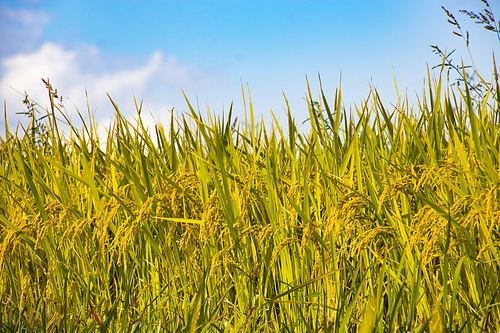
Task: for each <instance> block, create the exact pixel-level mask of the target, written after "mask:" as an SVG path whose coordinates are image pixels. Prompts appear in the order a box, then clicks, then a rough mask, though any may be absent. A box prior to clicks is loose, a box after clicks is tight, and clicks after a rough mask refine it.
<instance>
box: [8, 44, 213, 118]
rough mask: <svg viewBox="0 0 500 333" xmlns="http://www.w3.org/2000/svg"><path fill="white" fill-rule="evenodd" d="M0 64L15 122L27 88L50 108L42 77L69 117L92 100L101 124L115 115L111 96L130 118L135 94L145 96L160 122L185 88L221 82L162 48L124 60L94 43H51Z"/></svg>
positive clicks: (10, 111)
mask: <svg viewBox="0 0 500 333" xmlns="http://www.w3.org/2000/svg"><path fill="white" fill-rule="evenodd" d="M118 60H120V61H118ZM118 62H120V65H116V63H118ZM1 65H2V72H3V75H2V77H1V78H0V97H1V99H2V100H3V101H5V102H6V105H7V115H8V117H9V118H8V119H9V122H10V123H12V122H17V120H19V118H18V117H17V116H16V113H17V112H19V111H23V110H25V106H24V105H23V103H22V100H23V99H24V93H25V92H26V93H28V94H29V97H30V98H31V99H32V100H34V101H36V102H37V103H39V104H40V105H41V106H42V107H44V108H45V107H47V106H48V97H47V91H46V88H45V86H44V84H43V83H42V81H41V78H44V79H50V82H51V84H52V85H53V86H54V88H57V89H58V92H59V94H60V95H62V96H63V100H64V102H65V103H64V104H65V106H66V110H67V111H68V113H70V115H71V113H72V112H75V111H76V109H75V107H74V106H76V107H77V108H78V109H79V110H80V111H82V112H84V113H86V106H87V102H89V103H90V108H91V112H93V113H95V117H96V120H98V121H99V120H101V121H103V123H104V122H105V121H106V120H107V119H109V118H110V117H112V116H113V114H114V109H113V108H112V105H111V103H110V101H109V99H108V96H107V94H109V95H110V96H111V97H112V98H113V100H114V101H115V102H116V104H117V105H118V106H119V107H120V110H121V111H122V112H123V113H124V114H125V115H126V116H128V115H131V114H134V112H135V105H134V96H135V97H137V99H138V100H139V101H140V100H141V99H143V98H144V100H145V104H144V109H143V110H144V111H145V113H146V114H149V113H150V112H151V113H153V114H154V116H155V118H156V119H157V120H158V121H162V120H163V121H166V119H167V117H166V116H167V115H168V112H167V111H168V110H169V109H171V107H172V106H173V105H174V104H176V103H181V102H182V103H183V101H182V93H181V90H182V89H188V90H196V89H203V88H204V87H205V88H206V87H210V86H211V85H213V84H214V82H216V81H217V80H220V79H218V78H217V77H218V75H217V73H214V72H210V71H207V70H204V69H200V68H197V67H195V66H192V65H188V64H184V63H182V62H181V61H180V60H179V59H177V58H176V57H174V56H166V55H165V54H164V53H162V52H160V51H156V52H154V53H153V54H151V55H149V56H148V57H145V58H142V59H133V60H131V59H129V60H126V61H123V59H117V56H110V55H107V54H103V53H102V52H101V51H100V50H99V49H98V48H96V47H94V46H88V45H87V46H83V45H80V46H79V47H78V50H76V49H67V48H64V47H62V46H61V45H58V44H55V43H52V42H46V43H44V44H43V45H42V46H41V47H40V48H39V49H38V50H36V51H34V52H30V53H19V54H15V55H12V56H10V57H6V58H4V59H2V61H1ZM219 77H220V76H219ZM87 96H88V100H87ZM68 100H69V101H68ZM72 104H74V106H73V105H72Z"/></svg>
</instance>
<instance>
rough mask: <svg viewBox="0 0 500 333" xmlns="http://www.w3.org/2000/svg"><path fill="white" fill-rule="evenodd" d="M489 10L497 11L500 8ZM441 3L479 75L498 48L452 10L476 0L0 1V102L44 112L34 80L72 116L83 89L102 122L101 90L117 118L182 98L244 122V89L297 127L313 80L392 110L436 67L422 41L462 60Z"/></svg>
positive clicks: (257, 105) (11, 109) (105, 114)
mask: <svg viewBox="0 0 500 333" xmlns="http://www.w3.org/2000/svg"><path fill="white" fill-rule="evenodd" d="M490 4H491V5H492V7H493V12H494V14H497V16H500V6H499V5H498V2H497V1H496V0H490ZM442 5H443V6H445V7H446V8H448V9H449V10H450V11H452V12H453V13H454V14H455V15H456V17H457V19H459V22H460V23H461V24H463V27H464V28H466V29H467V30H469V31H470V32H471V49H472V51H473V56H474V59H475V62H476V65H477V66H478V68H479V69H480V71H482V72H483V73H486V74H488V73H491V68H492V66H491V63H492V57H491V54H492V51H497V53H498V51H499V50H500V47H499V46H500V43H499V42H498V40H497V39H496V36H495V35H494V34H493V33H489V32H487V31H485V30H483V29H480V28H479V27H476V26H475V25H474V24H473V23H472V22H470V21H469V20H467V19H466V18H465V16H463V15H461V14H459V13H458V10H459V9H468V10H474V11H476V12H478V11H480V10H481V9H482V5H483V4H482V2H481V1H480V0H468V1H465V0H464V1H461V0H443V1H437V0H419V1H368V0H365V1H354V0H353V1H345V0H344V1H334V0H332V1H305V0H302V1H294V0H288V1H278V0H274V1H273V0H268V1H259V0H253V1H208V0H205V1H151V0H148V1H131V0H121V1H91V0H85V1H83V0H80V1H79V0H66V1H61V0H25V1H0V22H1V23H0V61H1V68H0V98H1V99H2V101H5V103H6V106H7V114H8V116H9V122H11V123H12V122H15V119H17V118H15V113H16V112H18V111H19V110H22V108H23V106H22V103H21V100H22V96H21V95H19V94H18V93H16V92H15V90H18V91H20V92H24V91H27V92H28V93H29V94H30V96H31V97H33V98H34V99H35V100H36V101H37V102H39V103H40V104H41V105H43V106H44V105H46V103H47V101H46V100H47V98H46V93H45V91H44V87H43V84H42V82H41V80H40V78H41V77H44V78H46V77H48V78H50V80H51V82H52V83H53V84H54V86H55V87H56V88H58V91H59V93H60V94H61V95H63V96H64V97H66V98H67V100H66V103H65V105H66V108H67V111H68V112H69V113H70V114H71V113H74V110H75V107H78V108H79V109H80V110H83V111H85V110H86V107H87V106H86V105H87V100H86V94H85V92H86V91H87V93H88V101H89V104H90V108H91V110H92V112H93V113H95V116H96V118H97V120H98V121H99V122H100V123H102V124H106V123H107V122H108V119H109V118H110V117H112V115H113V109H112V107H111V104H110V103H109V101H108V100H107V97H106V93H109V94H110V95H111V97H112V98H113V99H114V100H115V102H116V103H117V104H118V106H119V107H120V109H121V111H122V112H123V113H124V114H126V115H133V114H134V107H133V97H134V96H135V97H136V98H137V99H139V100H141V99H143V100H144V111H145V113H147V114H152V115H153V116H154V117H155V119H156V120H157V121H162V122H166V121H167V120H168V118H169V113H168V110H170V109H172V107H174V108H175V110H176V112H177V113H178V114H180V113H183V112H186V111H187V106H186V103H185V101H184V99H183V95H182V91H184V92H185V93H186V95H187V96H188V98H189V99H190V101H191V102H192V103H193V104H195V105H199V108H200V109H201V110H202V112H205V110H206V108H207V105H208V106H209V107H210V109H211V110H212V111H213V112H214V113H216V114H221V113H222V110H223V109H224V110H226V111H227V108H228V107H229V104H230V103H231V101H233V102H234V111H235V113H236V115H240V116H241V115H242V114H243V104H242V97H241V84H242V83H243V85H244V86H245V87H246V85H247V84H248V85H249V87H250V91H251V95H252V101H253V104H254V109H255V112H256V113H257V114H258V115H260V114H262V115H263V116H264V119H266V120H270V119H271V118H270V116H269V110H270V109H272V110H273V112H274V113H275V114H276V115H277V116H278V117H281V118H284V115H285V108H286V104H285V100H284V98H283V93H284V94H285V95H286V97H287V99H288V101H289V103H290V107H291V111H292V114H293V115H294V116H295V118H296V119H297V122H299V123H300V122H302V121H304V120H305V119H306V118H307V106H306V102H305V99H304V97H305V93H306V90H307V86H306V79H305V78H306V75H307V77H308V78H309V81H310V84H311V88H312V89H313V93H314V94H315V95H317V94H318V91H319V89H318V88H319V84H318V74H320V75H321V79H322V83H323V87H324V90H325V93H326V95H327V98H328V97H329V98H331V99H333V97H334V93H335V89H336V88H337V87H338V86H339V82H340V78H342V93H343V97H344V98H343V100H344V104H345V105H346V107H347V108H349V107H351V106H352V105H354V103H356V104H359V103H360V102H361V100H362V99H363V98H365V97H367V95H368V92H369V87H370V84H371V85H372V86H373V87H375V88H377V90H378V91H379V93H380V95H381V96H382V99H383V101H384V102H386V103H388V104H390V103H394V102H395V101H396V99H397V95H396V91H395V88H394V78H395V79H396V81H397V83H398V86H399V88H403V83H404V88H405V91H406V92H407V93H408V96H409V97H410V100H411V101H414V100H415V94H416V93H419V94H420V93H421V90H422V88H423V87H424V80H425V79H426V69H427V65H430V66H433V65H435V64H437V63H438V62H439V58H438V57H437V56H436V55H434V54H433V53H432V52H431V48H430V46H429V45H439V46H440V47H441V48H442V49H443V50H444V49H448V50H452V49H455V48H456V49H457V52H456V55H457V56H456V58H457V60H456V61H459V59H460V57H463V58H464V60H465V61H466V62H469V60H468V58H467V57H468V55H467V53H466V50H465V48H464V46H463V42H462V41H461V40H460V39H459V38H457V37H456V36H454V35H453V34H452V27H451V26H450V25H449V24H448V23H447V22H446V19H447V17H446V15H445V13H444V12H443V11H442V9H441V6H442ZM487 79H488V80H489V79H490V77H487ZM12 88H14V89H15V90H14V89H12ZM73 104H74V105H73ZM3 122H4V120H3V119H2V120H0V127H3V126H2V125H3Z"/></svg>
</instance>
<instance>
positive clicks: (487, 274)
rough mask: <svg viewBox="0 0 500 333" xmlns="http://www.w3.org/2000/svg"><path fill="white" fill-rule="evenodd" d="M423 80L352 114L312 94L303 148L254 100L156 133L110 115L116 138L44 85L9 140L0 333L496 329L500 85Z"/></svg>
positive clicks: (3, 153)
mask: <svg viewBox="0 0 500 333" xmlns="http://www.w3.org/2000/svg"><path fill="white" fill-rule="evenodd" d="M495 77H496V78H498V76H495ZM428 81H429V85H428V87H426V88H425V89H424V92H423V93H422V95H421V96H420V98H419V102H418V103H416V105H410V104H409V103H408V100H407V98H406V97H404V96H402V95H401V96H400V97H399V99H398V102H397V103H396V104H395V105H391V106H387V105H383V103H382V102H381V99H380V97H379V96H378V94H377V92H376V91H375V90H372V92H371V93H370V95H369V96H368V97H367V98H366V100H364V101H363V102H362V103H359V105H357V106H354V107H353V108H352V109H350V110H347V109H346V108H345V107H344V105H343V102H342V92H341V89H340V88H339V89H337V91H336V92H335V94H334V96H332V98H329V99H327V97H325V95H326V93H323V90H322V89H321V93H320V95H319V96H313V95H312V94H311V90H310V89H309V83H308V84H307V89H308V90H307V91H308V93H307V94H306V96H307V99H308V101H309V103H308V104H309V108H308V110H307V112H308V113H309V120H308V121H309V125H310V130H308V132H307V133H302V132H301V131H300V130H299V127H298V125H297V124H296V123H295V121H294V117H293V114H292V113H291V111H290V110H289V112H288V119H287V121H285V122H282V123H279V122H278V121H275V122H273V123H272V124H267V125H266V124H264V122H263V121H261V120H259V119H256V118H255V116H254V111H253V108H252V103H251V99H250V97H249V94H243V98H244V99H246V100H245V110H244V114H245V119H242V120H240V119H235V117H233V115H232V110H231V111H230V112H229V114H227V115H220V116H216V115H214V114H212V113H210V112H209V111H206V112H202V111H199V110H195V109H194V108H193V107H192V106H191V104H189V101H187V106H188V107H189V110H190V112H189V113H187V114H183V115H181V116H177V117H175V116H174V115H172V118H171V122H170V123H169V124H168V125H167V127H164V126H163V125H161V124H157V125H156V126H155V127H154V129H151V128H150V129H148V128H146V127H145V126H144V124H143V122H142V119H141V105H140V104H137V119H136V121H129V120H128V119H126V118H125V117H124V116H123V115H122V113H121V112H120V110H119V107H118V106H117V105H115V104H114V103H113V106H114V108H115V114H116V117H115V121H114V123H113V124H112V126H111V127H110V128H109V133H108V136H107V137H102V136H101V137H99V135H98V134H97V133H98V124H96V122H95V121H94V120H93V118H92V117H90V120H88V118H86V116H85V115H83V114H79V115H80V117H81V120H83V122H81V121H80V122H79V123H81V125H76V122H72V121H70V119H69V117H68V116H66V111H65V109H64V107H63V106H62V103H61V102H62V100H61V99H60V98H59V96H58V95H57V91H55V90H54V89H53V88H52V87H51V86H50V84H49V83H48V82H47V86H48V92H49V95H50V98H51V107H50V108H49V109H48V110H45V111H43V112H44V113H43V114H42V116H43V117H41V116H40V115H38V116H36V113H35V112H32V113H31V115H32V119H31V120H32V121H31V123H30V125H29V126H27V127H26V128H23V127H21V126H16V127H12V125H10V127H9V124H8V123H7V119H6V127H7V130H6V132H5V133H4V134H1V136H0V189H1V190H0V226H1V228H0V244H1V245H0V252H1V255H0V330H1V331H4V332H21V331H24V332H34V331H39V332H66V331H67V332H74V331H79V332H105V331H109V332H143V331H144V332H146V331H155V332H358V331H359V332H439V331H450V332H451V331H452V332H498V331H500V279H499V276H500V261H499V260H500V256H499V251H500V178H499V177H500V161H499V153H500V142H499V138H500V135H499V131H500V119H499V117H500V89H499V86H498V79H497V80H496V81H493V84H492V85H491V86H490V88H491V89H490V91H489V92H487V94H486V95H485V97H484V99H482V100H477V99H475V98H473V97H472V96H471V95H470V94H469V89H468V86H467V82H465V84H466V85H465V87H462V89H458V88H457V87H451V86H447V85H446V84H445V83H443V81H442V79H441V78H440V77H438V78H431V75H430V74H429V75H428ZM111 102H112V100H111ZM28 107H31V108H34V107H36V106H35V105H33V104H30V103H29V102H28ZM304 111H305V110H304ZM85 119H87V120H85ZM63 127H66V128H67V129H69V130H66V131H65V132H64V134H63V131H62V128H63Z"/></svg>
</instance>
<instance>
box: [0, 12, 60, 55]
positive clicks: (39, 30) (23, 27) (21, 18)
mask: <svg viewBox="0 0 500 333" xmlns="http://www.w3.org/2000/svg"><path fill="white" fill-rule="evenodd" d="M50 20H51V17H50V15H49V14H48V13H46V12H45V11H43V10H39V9H30V8H11V7H8V6H6V5H0V45H2V47H0V57H3V56H7V55H12V54H14V53H16V52H23V51H32V48H33V47H35V45H37V43H38V41H39V40H40V38H41V36H42V34H43V31H44V29H45V27H46V26H47V24H48V23H49V22H50Z"/></svg>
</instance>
